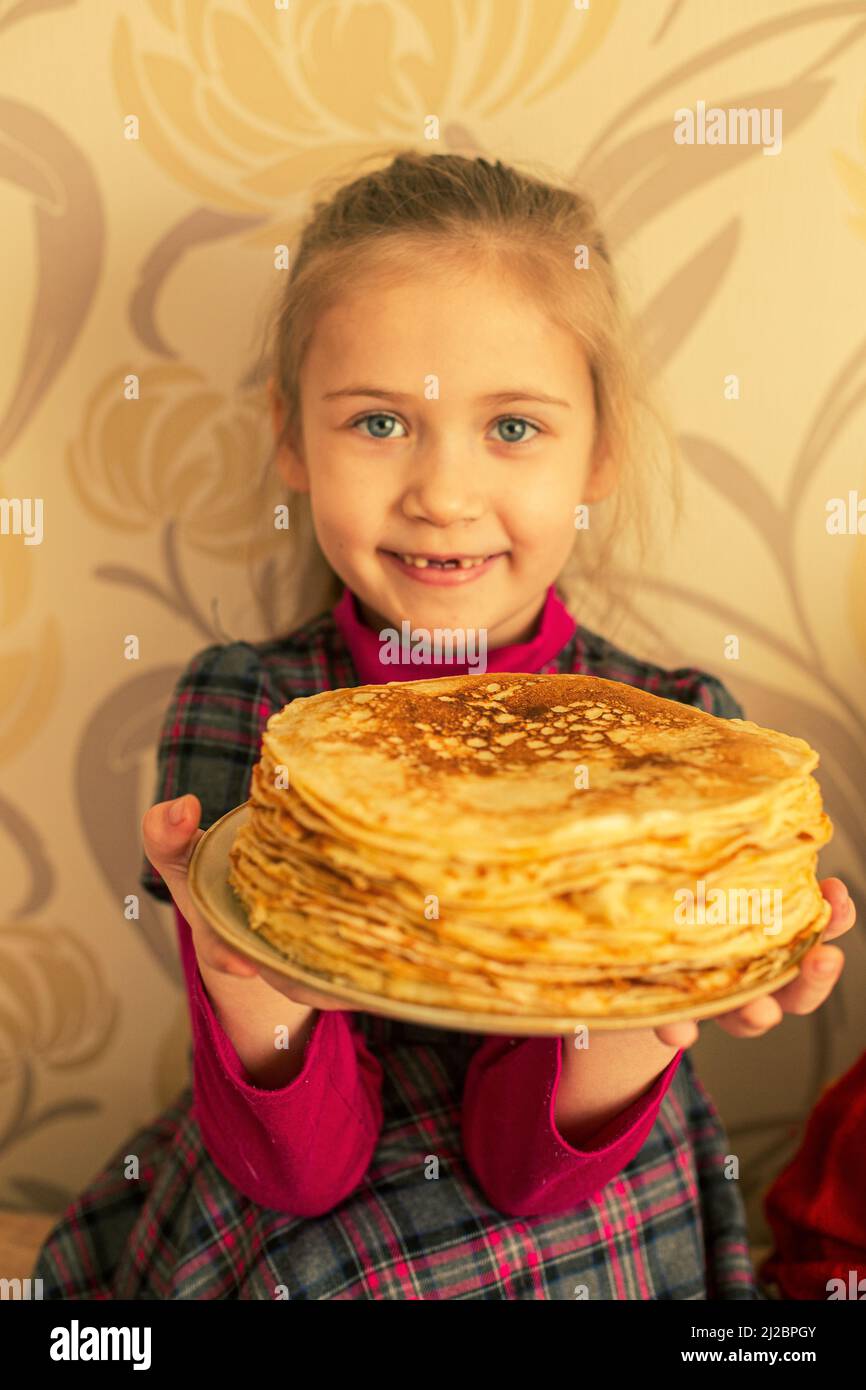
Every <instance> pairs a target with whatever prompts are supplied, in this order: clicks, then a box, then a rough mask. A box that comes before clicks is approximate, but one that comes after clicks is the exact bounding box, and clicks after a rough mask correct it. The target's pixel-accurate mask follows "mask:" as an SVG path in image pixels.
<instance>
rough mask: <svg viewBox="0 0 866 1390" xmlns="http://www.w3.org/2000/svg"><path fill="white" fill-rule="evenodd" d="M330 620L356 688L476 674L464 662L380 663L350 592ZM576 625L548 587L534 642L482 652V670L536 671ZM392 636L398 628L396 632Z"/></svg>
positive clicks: (374, 637) (374, 639)
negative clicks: (339, 637) (348, 659)
mask: <svg viewBox="0 0 866 1390" xmlns="http://www.w3.org/2000/svg"><path fill="white" fill-rule="evenodd" d="M333 615H334V621H335V622H336V624H337V627H338V628H339V629H340V632H341V633H342V634H343V637H344V639H345V641H346V645H347V646H348V648H349V651H350V652H351V655H352V661H353V663H354V666H355V669H356V671H357V672H358V675H359V677H360V679H361V684H362V685H385V684H387V682H388V681H417V680H423V679H424V678H425V677H430V676H431V675H443V676H465V675H466V674H467V673H469V672H471V671H473V670H478V669H479V668H478V667H477V666H475V667H472V666H468V665H467V664H466V663H465V662H462V663H461V662H456V661H442V662H435V661H433V662H425V663H423V664H419V665H417V666H416V665H408V664H405V665H404V664H399V663H394V662H383V661H382V660H380V652H381V650H382V643H381V642H380V640H379V634H378V632H377V631H374V630H373V628H370V627H368V626H367V624H366V623H365V622H364V621H363V619H362V618H361V617H360V614H359V612H358V601H357V599H356V597H355V595H354V594H353V593H352V591H351V589H349V588H348V587H345V588H344V589H343V593H342V596H341V598H340V600H339V602H338V603H337V604H336V605H335V607H334V609H333ZM575 627H576V623H575V621H574V618H573V617H572V616H571V614H570V613H569V611H568V609H567V608H566V607H565V604H564V603H563V602H562V600H561V599H560V598H559V597H558V595H557V594H556V592H555V589H554V586H553V585H552V584H551V586H550V588H549V589H548V591H547V595H546V598H545V600H544V608H543V609H542V612H541V616H540V619H539V623H538V628H537V631H536V633H535V636H534V637H530V639H529V641H528V642H512V643H510V644H509V645H508V646H506V647H494V648H492V649H491V650H489V651H488V652H487V659H486V665H485V668H484V669H485V670H486V671H511V672H515V673H518V674H519V673H520V672H531V671H536V672H537V671H541V669H542V667H544V666H545V665H546V664H547V663H548V662H550V661H552V660H553V658H554V657H555V656H556V655H557V654H558V653H559V652H560V651H562V648H563V647H564V646H565V644H566V642H568V641H569V639H570V638H571V636H572V635H573V633H574V630H575ZM396 631H397V633H398V636H399V634H400V628H399V627H397V628H396Z"/></svg>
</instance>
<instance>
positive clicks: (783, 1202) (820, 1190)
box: [759, 1053, 866, 1300]
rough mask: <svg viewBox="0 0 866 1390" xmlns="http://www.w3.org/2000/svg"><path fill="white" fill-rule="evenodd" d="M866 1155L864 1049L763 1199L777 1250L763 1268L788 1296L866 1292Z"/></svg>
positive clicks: (820, 1103) (762, 1273)
mask: <svg viewBox="0 0 866 1390" xmlns="http://www.w3.org/2000/svg"><path fill="white" fill-rule="evenodd" d="M864 1160H866V1053H864V1054H863V1056H862V1057H861V1058H860V1059H859V1061H857V1062H855V1063H854V1066H853V1067H851V1069H850V1070H849V1071H847V1072H845V1074H844V1075H843V1076H841V1077H840V1078H839V1079H838V1080H837V1081H835V1082H834V1083H833V1084H832V1085H831V1086H829V1087H828V1088H827V1089H826V1090H825V1091H824V1093H823V1095H822V1096H821V1097H820V1099H819V1100H818V1103H817V1104H816V1106H815V1108H814V1110H813V1111H812V1114H811V1115H810V1116H809V1121H808V1124H807V1126H806V1133H805V1135H804V1137H803V1142H802V1144H801V1145H800V1148H799V1150H798V1152H797V1154H796V1155H795V1157H794V1158H793V1159H792V1161H791V1162H790V1163H789V1164H788V1166H787V1168H785V1169H784V1170H783V1171H782V1172H781V1173H780V1174H779V1176H778V1178H777V1179H776V1181H775V1182H774V1183H773V1185H772V1187H771V1188H770V1190H769V1192H768V1193H767V1195H766V1197H765V1199H764V1210H765V1212H766V1216H767V1220H768V1222H769V1224H770V1227H771V1229H772V1231H773V1237H774V1249H773V1252H772V1254H771V1255H770V1256H769V1257H768V1258H767V1259H766V1260H765V1261H764V1263H763V1265H762V1267H761V1269H760V1271H759V1273H760V1276H761V1278H762V1279H763V1280H764V1281H765V1282H766V1283H772V1284H777V1285H778V1287H779V1290H780V1292H781V1294H782V1297H783V1298H802V1299H813V1300H814V1299H827V1298H831V1297H833V1296H834V1295H835V1297H837V1298H839V1297H842V1298H852V1297H856V1298H859V1299H864V1298H866V1182H864V1174H863V1165H864ZM852 1271H853V1272H854V1274H853V1278H852ZM832 1279H840V1280H842V1281H843V1284H844V1286H845V1292H844V1293H843V1292H841V1291H840V1290H839V1289H838V1288H833V1287H832V1286H831V1287H829V1288H828V1283H829V1281H830V1280H832Z"/></svg>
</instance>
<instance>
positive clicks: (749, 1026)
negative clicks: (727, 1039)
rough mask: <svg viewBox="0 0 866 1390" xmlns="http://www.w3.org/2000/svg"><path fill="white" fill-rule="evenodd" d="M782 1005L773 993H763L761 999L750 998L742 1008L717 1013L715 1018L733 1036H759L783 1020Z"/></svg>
mask: <svg viewBox="0 0 866 1390" xmlns="http://www.w3.org/2000/svg"><path fill="white" fill-rule="evenodd" d="M782 1017H783V1013H782V1006H781V1004H779V1003H778V1002H777V1000H776V998H775V996H774V995H772V994H762V995H761V997H760V999H750V1000H749V1002H748V1004H743V1006H742V1008H739V1009H731V1011H730V1012H729V1013H726V1014H716V1016H715V1018H714V1019H713V1022H714V1023H718V1025H719V1027H720V1028H724V1030H725V1032H726V1033H730V1035H731V1037H732V1038H759V1037H760V1036H761V1034H762V1033H766V1032H767V1031H768V1030H769V1029H770V1028H775V1027H776V1024H777V1023H781V1022H782Z"/></svg>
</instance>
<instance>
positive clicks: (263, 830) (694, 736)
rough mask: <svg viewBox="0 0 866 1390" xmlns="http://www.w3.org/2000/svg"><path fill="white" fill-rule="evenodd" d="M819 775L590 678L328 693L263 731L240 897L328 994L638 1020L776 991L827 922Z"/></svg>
mask: <svg viewBox="0 0 866 1390" xmlns="http://www.w3.org/2000/svg"><path fill="white" fill-rule="evenodd" d="M817 763H818V755H817V753H816V752H815V751H814V750H813V749H812V748H811V747H810V746H809V744H808V743H806V742H804V741H803V740H802V739H799V738H794V737H791V736H789V735H787V734H782V733H777V732H775V731H774V730H771V729H764V728H761V727H760V726H759V725H757V724H754V723H752V722H751V721H749V720H742V719H719V718H716V717H715V716H714V715H711V714H707V713H705V712H704V711H702V710H698V709H695V708H693V707H691V706H689V705H683V704H680V703H678V702H676V701H673V700H667V699H663V698H661V697H659V696H656V695H651V694H649V693H648V692H646V691H643V690H639V689H635V688H633V687H632V686H629V685H625V684H623V683H621V682H619V681H609V680H601V679H599V678H596V677H593V676H580V675H504V674H495V675H494V674H491V673H487V674H480V675H479V674H476V675H467V676H450V677H443V678H439V679H433V680H418V681H407V682H393V683H391V684H388V685H367V686H360V687H358V688H356V689H348V690H333V691H326V692H324V693H323V694H320V695H314V696H310V697H308V698H305V699H297V700H293V701H292V702H291V704H289V705H286V707H285V708H284V709H283V710H282V711H280V712H279V713H278V714H274V715H272V716H271V718H270V719H269V720H268V724H267V729H266V731H265V733H264V735H263V739H262V750H261V757H260V760H259V762H258V763H257V764H256V766H255V767H254V769H253V776H252V782H251V787H250V801H249V806H250V812H249V818H248V821H247V823H246V824H244V825H243V826H242V827H241V829H240V831H239V832H238V834H237V837H236V839H235V841H234V844H233V846H232V848H231V850H230V867H229V882H230V884H231V885H232V887H233V888H234V890H235V892H236V893H237V894H238V896H239V897H240V899H241V901H242V902H243V904H244V906H245V908H246V911H247V916H248V921H249V924H250V926H251V927H252V928H253V929H254V930H255V931H257V932H259V933H261V935H262V936H263V937H264V938H265V939H266V940H267V941H268V942H270V943H271V944H272V945H273V946H275V947H277V948H278V949H279V950H280V951H281V952H282V953H284V955H285V956H286V957H287V958H288V959H289V960H290V961H291V962H292V963H294V964H296V965H299V966H301V967H303V968H304V969H305V970H307V971H311V972H315V973H317V974H319V975H320V976H321V977H322V979H323V981H328V982H331V983H333V984H337V985H339V984H343V985H350V986H354V987H356V988H360V989H363V990H368V991H371V992H373V993H375V994H378V995H384V996H387V997H389V998H391V999H395V1000H401V1001H404V1002H406V1003H411V1004H424V1005H438V1006H444V1007H446V1008H451V1009H466V1010H478V1011H484V1012H491V1013H500V1014H501V1013H507V1014H513V1015H521V1016H523V1015H545V1016H546V1015H563V1014H567V1015H569V1016H577V1017H583V1018H589V1017H592V1016H596V1017H603V1016H605V1015H614V1014H615V1015H617V1016H623V1017H626V1016H627V1017H634V1018H635V1019H636V1020H639V1018H640V1016H641V1015H642V1014H646V1015H650V1014H652V1013H657V1012H659V1011H663V1010H672V1009H676V1008H678V1007H680V1006H682V1005H686V1004H688V1005H696V1006H697V1005H700V1004H701V1003H704V1002H708V1001H711V1000H713V999H714V998H719V997H724V996H726V995H728V994H730V993H732V992H735V991H738V990H740V989H742V990H745V989H748V988H751V987H752V986H757V985H760V984H761V983H762V982H763V981H765V980H766V981H772V979H773V978H775V977H777V976H778V975H779V974H780V973H781V972H782V971H783V970H784V968H785V967H786V964H787V963H788V962H789V961H791V960H793V959H794V957H795V956H796V955H797V954H798V952H799V949H800V948H801V947H802V945H803V943H804V942H805V940H806V939H807V938H808V937H810V936H812V935H814V933H815V932H816V931H817V930H819V929H820V928H821V927H822V926H823V925H825V924H826V921H827V920H828V918H829V913H830V908H829V904H827V903H826V901H825V899H824V898H823V896H822V894H821V890H820V887H819V886H818V882H817V879H816V876H815V869H816V862H817V855H818V850H819V848H820V846H821V845H823V844H825V843H826V841H827V840H829V838H830V836H831V834H832V827H831V825H830V822H829V820H828V818H827V816H826V815H825V814H824V812H823V809H822V802H821V793H820V788H819V786H818V783H817V782H816V780H815V778H814V777H813V776H812V775H811V773H812V770H813V768H815V767H816V765H817ZM779 908H780V909H781V910H774V909H779Z"/></svg>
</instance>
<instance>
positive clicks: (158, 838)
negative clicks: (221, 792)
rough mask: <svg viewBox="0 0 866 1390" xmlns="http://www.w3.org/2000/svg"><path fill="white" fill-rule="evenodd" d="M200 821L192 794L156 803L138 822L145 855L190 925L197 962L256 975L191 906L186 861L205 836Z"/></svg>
mask: <svg viewBox="0 0 866 1390" xmlns="http://www.w3.org/2000/svg"><path fill="white" fill-rule="evenodd" d="M172 808H174V810H175V812H176V813H177V812H179V813H180V815H179V819H176V820H172V819H171V816H170V814H169V813H170V811H171V810H172ZM200 820H201V802H200V801H199V799H198V797H197V796H195V795H194V794H193V793H192V792H189V793H188V794H187V795H186V796H182V797H178V798H177V800H176V801H158V802H157V803H156V805H155V806H151V808H150V810H149V811H147V812H146V813H145V815H144V818H143V820H142V822H141V837H142V840H143V841H144V852H145V854H146V855H147V857H148V859H149V860H150V862H151V864H152V865H153V867H154V868H155V869H156V870H157V872H158V873H160V874H162V877H163V878H164V879H165V882H166V885H167V887H168V891H169V892H170V893H171V896H172V898H173V899H174V901H175V903H176V904H177V907H178V911H179V912H180V914H181V916H182V917H185V918H186V920H187V922H189V925H190V929H191V930H192V934H193V941H194V944H195V950H196V956H197V957H198V959H199V961H203V962H204V963H205V965H209V966H210V967H211V969H213V970H218V971H221V972H222V973H223V974H227V975H243V976H251V975H255V974H257V973H258V972H257V969H256V967H255V965H254V964H253V962H252V961H248V960H247V959H246V957H245V956H242V955H241V954H240V953H239V952H238V951H233V950H232V949H231V947H230V946H227V945H226V944H225V942H224V941H223V940H222V939H221V938H220V937H219V936H218V935H217V933H216V932H215V931H214V929H213V927H212V926H211V925H210V924H209V923H208V922H206V921H205V920H204V918H203V917H202V916H201V915H200V914H199V912H198V910H197V908H196V907H195V904H194V903H193V900H192V896H191V894H190V891H189V861H190V859H191V858H192V854H193V850H194V849H195V847H196V845H197V844H198V842H199V840H200V839H201V837H202V835H203V834H204V831H203V830H200V829H199V824H198V823H199V821H200Z"/></svg>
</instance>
